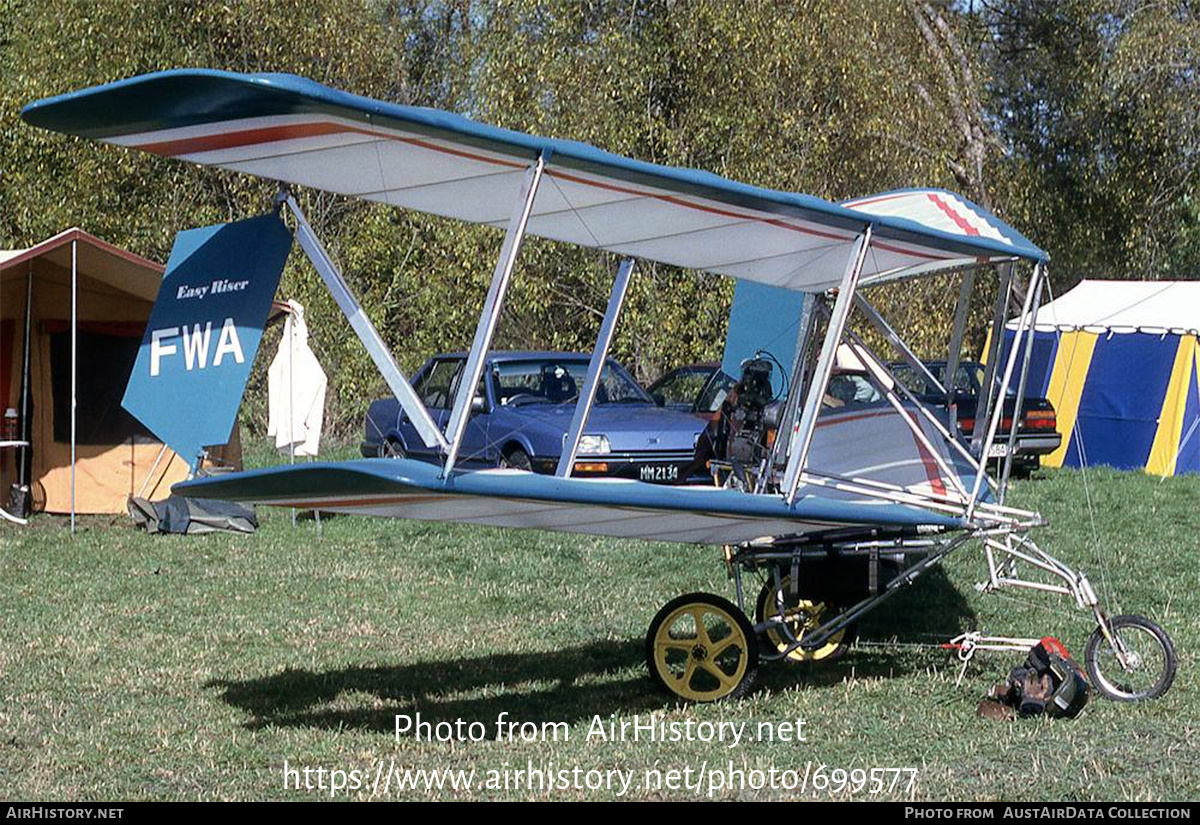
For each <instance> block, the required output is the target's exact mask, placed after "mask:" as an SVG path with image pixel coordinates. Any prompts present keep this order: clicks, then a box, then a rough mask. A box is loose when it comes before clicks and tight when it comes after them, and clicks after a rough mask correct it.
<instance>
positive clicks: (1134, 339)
mask: <svg viewBox="0 0 1200 825" xmlns="http://www.w3.org/2000/svg"><path fill="white" fill-rule="evenodd" d="M1016 326H1017V323H1016V321H1015V320H1014V321H1011V322H1009V324H1008V329H1007V333H1006V339H1007V340H1006V342H1005V343H1006V347H1005V349H1006V350H1007V348H1008V346H1009V345H1011V342H1012V337H1013V335H1014V334H1015V329H1016ZM1197 328H1200V282H1191V281H1149V282H1147V281H1093V280H1085V281H1082V282H1081V283H1080V284H1079V285H1078V286H1076V287H1075V288H1074V289H1072V290H1071V291H1070V292H1068V293H1066V294H1065V295H1063V296H1062V297H1061V298H1058V299H1057V300H1055V301H1052V302H1050V303H1048V304H1046V305H1045V306H1043V307H1042V308H1041V309H1040V310H1038V313H1037V318H1036V323H1035V326H1034V344H1033V354H1032V357H1031V359H1030V366H1029V379H1028V387H1027V390H1026V394H1027V395H1043V396H1045V397H1046V398H1049V399H1050V402H1051V403H1052V404H1054V408H1055V410H1057V411H1058V431H1059V432H1060V433H1062V436H1063V443H1062V446H1061V447H1060V448H1059V449H1058V450H1056V451H1055V452H1053V453H1051V454H1050V455H1048V456H1044V457H1043V458H1042V463H1043V464H1044V465H1047V466H1052V467H1080V466H1084V465H1089V466H1090V465H1098V464H1104V465H1109V466H1112V467H1118V468H1122V469H1144V470H1145V471H1146V472H1149V473H1155V474H1157V475H1174V474H1176V473H1194V472H1200V341H1198V338H1197Z"/></svg>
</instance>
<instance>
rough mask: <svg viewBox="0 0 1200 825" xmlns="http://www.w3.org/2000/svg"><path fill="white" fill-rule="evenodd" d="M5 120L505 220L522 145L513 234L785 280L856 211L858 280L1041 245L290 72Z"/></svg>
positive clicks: (794, 280) (823, 252) (839, 233)
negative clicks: (530, 178)
mask: <svg viewBox="0 0 1200 825" xmlns="http://www.w3.org/2000/svg"><path fill="white" fill-rule="evenodd" d="M22 117H24V119H25V120H26V121H27V122H29V123H31V124H33V125H36V126H41V127H43V128H47V129H53V130H56V131H60V132H65V133H67V134H74V135H82V136H85V137H90V138H94V139H98V140H103V141H107V142H109V143H114V144H117V145H121V146H126V147H130V148H136V149H141V150H143V151H147V152H153V153H155V154H159V155H163V156H168V157H174V158H179V159H182V160H187V161H192V162H195V163H200V164H205V165H211V166H217V167H220V168H223V169H229V170H233V171H237V172H243V173H246V174H250V175H255V176H258V177H262V178H268V179H272V180H279V181H284V182H287V183H293V184H299V185H303V186H311V187H314V188H317V189H322V190H325V191H329V192H335V193H338V194H342V195H347V196H352V197H358V198H364V199H366V200H371V201H378V202H381V203H388V204H394V205H397V206H402V207H405V208H409V209H416V210H419V211H422V212H429V213H432V214H437V215H443V216H447V217H451V218H456V219H459V220H463V221H469V222H472V223H480V224H488V225H491V226H495V227H505V226H506V225H507V222H508V220H509V216H510V214H511V212H512V206H513V203H514V201H515V199H516V197H517V193H518V192H519V189H520V184H521V179H522V176H523V174H524V170H525V168H526V167H527V166H529V165H530V164H531V163H532V162H533V161H534V160H535V159H536V158H537V157H538V156H539V155H540V156H542V157H543V158H545V159H546V174H545V178H544V180H543V183H542V185H541V187H540V188H539V190H538V193H537V198H536V201H535V204H534V208H533V213H532V218H531V220H530V222H529V227H528V231H529V232H530V233H531V234H533V235H537V236H541V237H545V238H550V239H553V240H557V241H564V242H567V243H572V244H576V245H579V246H585V247H592V248H598V249H604V250H608V251H610V252H614V253H617V254H620V255H626V256H632V257H636V258H642V259H645V260H652V261H658V262H661V263H665V264H671V265H675V266H681V267H686V268H692V269H698V270H704V271H708V272H714V273H719V274H724V275H730V276H733V277H738V278H745V279H748V280H753V281H757V282H760V283H764V284H769V285H772V286H783V287H788V288H791V289H802V290H806V291H820V290H824V289H827V288H830V287H833V286H836V285H837V283H838V282H839V280H840V278H841V275H842V273H843V271H844V268H845V264H846V261H847V258H848V256H849V254H850V251H851V248H852V246H853V243H854V241H855V238H856V236H857V235H858V234H859V233H860V232H861V231H862V230H863V229H864V227H865V226H866V224H867V223H870V224H872V225H873V227H874V232H873V241H872V244H871V249H870V254H869V256H868V260H867V262H866V264H865V269H864V272H863V277H864V278H870V277H871V276H872V275H873V274H877V273H883V272H893V271H897V270H904V269H908V268H912V267H921V266H931V267H937V266H941V265H945V264H947V263H948V262H954V261H957V260H961V259H967V260H979V261H986V260H990V259H1009V258H1011V257H1013V256H1017V257H1024V258H1027V259H1031V260H1042V259H1043V258H1044V257H1045V255H1044V253H1043V252H1042V251H1041V250H1039V249H1038V248H1037V247H1035V246H1033V244H1031V243H1030V242H1029V241H1028V240H1026V239H1025V238H1023V237H1021V236H1020V235H1019V234H1018V233H1016V232H1015V231H1014V230H1012V229H1011V227H1005V226H1004V225H1003V224H1000V223H999V222H998V221H995V219H994V218H993V219H992V221H993V223H994V224H996V225H998V226H997V229H996V231H989V232H981V231H978V229H977V228H976V227H974V226H972V225H971V223H970V220H968V221H966V222H965V223H963V224H961V225H960V223H959V222H956V221H955V220H953V219H948V218H947V215H946V213H945V210H940V209H939V210H936V211H935V213H930V214H933V215H934V217H935V218H936V220H935V221H933V222H922V221H921V220H919V219H915V218H914V214H915V213H896V214H890V213H879V212H870V211H867V210H864V211H856V210H853V209H848V208H846V207H844V206H841V205H838V204H834V203H831V202H829V201H825V200H822V199H820V198H815V197H812V196H808V195H802V194H796V193H788V192H780V191H775V190H770V189H764V188H761V187H756V186H751V185H748V184H745V183H740V182H737V181H733V180H729V179H726V178H722V177H719V176H717V175H713V174H710V173H707V172H701V171H696V170H691V169H680V168H675V167H668V166H661V165H656V164H650V163H644V162H641V161H637V160H633V159H631V158H626V157H621V156H618V155H613V154H611V153H608V152H604V151H602V150H599V149H596V148H595V147H592V146H588V145H586V144H583V143H577V142H574V141H566V140H555V139H549V138H541V137H537V136H533V135H528V134H524V133H521V132H514V131H509V130H505V129H498V128H495V127H491V126H486V125H483V124H479V123H476V122H474V121H471V120H469V119H467V118H464V117H461V116H459V115H455V114H451V113H448V112H442V111H438V110H433V109H423V108H418V107H411V106H401V105H398V104H393V103H386V102H382V101H377V100H371V99H369V98H363V97H358V96H355V95H351V94H347V93H345V92H341V91H338V90H336V89H330V88H328V87H325V86H322V85H320V84H317V83H314V82H313V81H310V80H307V79H305V78H301V77H296V76H293V75H279V74H262V75H244V74H235V73H229V72H217V71H209V70H199V69H189V70H176V71H170V72H159V73H155V74H150V75H143V76H139V77H135V78H131V79H129V80H124V81H120V82H117V83H112V84H108V85H105V86H98V87H95V88H92V89H85V90H83V91H79V92H74V93H71V94H67V95H62V96H60V97H56V98H50V99H47V100H42V101H37V102H35V103H32V104H30V105H29V106H27V107H26V108H25V109H24V111H23V112H22ZM946 195H947V197H946V198H943V199H942V200H943V202H944V203H945V204H947V208H951V209H957V210H966V211H967V212H970V209H968V206H969V204H968V203H967V202H965V201H964V200H962V199H960V198H957V196H950V195H949V194H948V193H946ZM951 201H953V203H951ZM971 214H973V213H971ZM917 218H920V215H917Z"/></svg>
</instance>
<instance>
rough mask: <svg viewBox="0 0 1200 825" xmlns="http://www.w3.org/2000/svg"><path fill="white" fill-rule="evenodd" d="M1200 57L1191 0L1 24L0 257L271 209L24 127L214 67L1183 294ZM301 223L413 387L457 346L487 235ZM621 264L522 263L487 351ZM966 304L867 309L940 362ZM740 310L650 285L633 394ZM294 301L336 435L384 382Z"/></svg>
mask: <svg viewBox="0 0 1200 825" xmlns="http://www.w3.org/2000/svg"><path fill="white" fill-rule="evenodd" d="M1197 35H1198V32H1197V21H1196V19H1195V15H1194V14H1193V13H1192V11H1191V9H1190V8H1189V7H1188V5H1186V4H1184V3H1178V4H1169V3H1136V4H1135V3H1129V2H1123V1H1122V0H1072V1H1071V2H1068V3H1061V4H1042V3H1037V2H1033V0H1018V1H1017V2H1011V3H1005V4H1002V5H997V6H995V7H993V6H992V5H991V4H987V3H985V4H982V5H979V6H976V5H975V4H973V3H972V4H966V5H964V4H961V3H954V4H949V3H943V2H917V0H902V1H901V0H898V1H897V2H877V3H866V2H851V3H846V2H838V1H837V0H794V2H791V3H787V4H775V3H766V2H747V3H738V4H734V3H725V2H715V0H714V2H695V3H692V2H689V3H681V2H672V1H671V0H595V1H594V2H574V1H573V0H548V1H547V2H541V3H536V4H534V3H526V2H508V1H507V0H493V2H472V0H396V1H395V2H382V0H378V1H377V0H313V1H312V2H303V3H301V2H298V0H253V2H252V1H251V0H231V2H226V3H220V4H216V3H207V2H180V3H161V2H152V0H147V1H146V2H135V3H123V4H114V3H111V2H105V0H78V2H70V3H67V2H62V1H61V0H59V2H51V3H35V2H33V0H0V157H3V170H2V176H0V246H3V247H19V246H27V245H29V244H32V243H35V242H37V241H39V240H41V239H44V238H46V237H48V236H50V235H53V234H55V233H56V232H59V231H61V230H62V229H64V228H66V227H68V226H72V225H80V226H83V227H84V228H86V229H88V230H89V231H91V232H93V233H95V234H98V235H100V236H101V237H104V238H105V239H107V240H109V241H112V242H113V243H117V244H119V245H122V246H126V247H129V248H131V249H133V250H134V251H136V252H139V253H140V254H143V255H146V256H148V257H151V258H156V259H159V260H162V259H165V257H166V255H167V253H168V251H169V248H170V244H171V239H172V237H173V236H174V233H175V232H176V231H178V230H180V229H183V228H186V227H190V226H197V225H201V224H204V223H213V222H218V221H224V220H229V219H232V218H236V217H241V216H245V215H249V214H254V213H257V212H262V211H264V210H265V209H266V208H268V204H269V202H270V198H271V196H272V195H273V194H274V193H273V191H272V190H271V187H270V186H269V185H268V184H266V183H264V182H260V181H255V180H252V179H247V178H243V177H240V176H236V175H232V174H228V173H223V172H220V171H214V170H211V169H198V168H193V167H190V166H187V165H185V164H180V163H177V162H172V161H167V160H162V159H159V158H156V157H151V156H147V155H142V154H135V153H131V152H128V151H124V150H120V149H115V148H112V147H106V146H101V145H99V144H96V143H93V142H91V141H85V140H77V139H71V138H65V137H62V136H59V135H54V134H50V133H47V132H41V131H39V130H35V129H31V128H29V127H27V126H26V125H25V124H23V123H22V122H21V121H20V119H19V116H18V113H19V111H20V108H21V107H22V106H23V105H25V104H26V103H28V102H29V101H31V100H34V99H38V98H42V97H46V96H48V95H53V94H59V93H62V92H66V91H69V90H73V89H78V88H82V87H85V86H90V85H94V84H97V83H103V82H108V81H111V80H116V79H120V78H124V77H128V76H132V75H135V74H138V73H142V72H148V71H153V70H157V69H166V68H174V67H181V66H204V67H211V68H223V69H231V70H235V71H274V72H280V71H283V72H294V73H297V74H301V75H305V76H308V77H311V78H313V79H315V80H318V81H320V82H323V83H327V84H330V85H333V86H337V87H341V88H346V89H349V90H352V91H354V92H358V93H361V94H365V95H369V96H373V97H378V98H382V99H388V100H396V101H400V102H404V103H412V104H418V105H429V106H437V107H441V108H446V109H452V110H456V111H461V112H463V113H466V114H469V115H471V116H472V117H475V118H476V119H478V120H480V121H484V122H488V123H494V124H496V125H500V126H506V127H511V128H515V129H521V130H524V131H531V132H535V133H540V134H547V135H554V136H559V137H569V138H573V139H577V140H582V141H586V142H589V143H593V144H595V145H597V146H599V147H601V148H604V149H608V150H610V151H613V152H618V153H621V154H626V155H631V156H633V157H637V158H642V159H645V160H649V161H653V162H657V163H666V164H674V165H679V166H687V167H695V168H703V169H708V170H711V171H714V172H717V173H720V174H725V175H729V176H733V177H736V178H738V179H740V180H745V181H747V182H749V183H755V184H760V185H765V186H770V187H772V188H779V189H790V190H795V191H803V192H809V193H812V194H815V195H819V196H822V197H826V198H831V199H838V198H844V197H850V196H853V195H860V194H863V193H865V192H870V191H879V190H884V189H889V188H895V187H902V186H913V185H926V186H945V187H947V188H952V189H959V190H961V191H964V192H965V193H966V194H968V196H970V197H973V198H974V199H976V200H978V201H979V202H980V203H983V204H990V205H991V207H992V208H993V209H994V210H995V211H996V212H997V213H998V214H999V215H1000V216H1001V217H1002V218H1004V219H1006V220H1008V221H1010V222H1012V223H1013V224H1014V225H1016V226H1018V227H1019V228H1021V229H1023V230H1025V231H1027V232H1028V234H1029V235H1030V236H1031V237H1032V238H1034V239H1035V241H1037V242H1038V243H1039V244H1040V245H1042V246H1043V247H1044V248H1047V249H1048V250H1049V251H1050V252H1051V254H1052V255H1053V256H1054V258H1055V260H1056V264H1055V268H1054V271H1055V273H1056V284H1057V285H1058V286H1059V287H1060V288H1061V287H1065V286H1069V285H1070V284H1071V283H1073V282H1074V280H1076V279H1077V278H1078V277H1080V276H1082V275H1085V274H1092V275H1105V276H1139V277H1144V276H1156V275H1162V276H1164V277H1190V276H1191V274H1192V270H1191V269H1190V267H1194V266H1195V262H1196V260H1197V255H1198V254H1200V229H1198V228H1197V227H1198V226H1200V213H1198V211H1197V207H1196V206H1195V203H1196V191H1195V190H1196V159H1197V151H1196V147H1197V135H1196V128H1197V115H1196V112H1197V106H1196V102H1197V101H1196V88H1197V86H1196V44H1197V43H1200V36H1197ZM302 200H303V203H304V206H305V208H306V210H307V211H308V213H309V216H310V219H311V221H312V222H313V224H314V227H315V228H316V229H317V231H318V232H319V233H320V234H321V236H322V237H323V238H324V239H325V240H326V242H327V243H328V245H329V246H330V248H331V250H332V252H333V254H334V255H335V257H336V258H337V259H338V261H339V263H340V265H341V266H342V267H343V268H344V269H345V272H346V275H347V278H348V280H349V281H350V283H351V285H352V286H353V287H354V288H355V289H356V291H358V293H359V294H360V295H361V296H362V298H363V302H364V304H365V305H367V306H368V307H370V308H371V313H372V315H373V317H374V319H375V321H376V323H377V325H378V326H379V328H380V331H381V332H382V334H383V335H384V338H385V340H387V341H388V343H389V344H390V345H391V346H392V347H393V348H394V350H395V352H396V354H397V357H398V359H399V360H400V362H401V365H402V366H403V367H404V368H406V369H409V370H411V369H414V368H415V367H416V366H417V365H418V364H419V363H420V362H421V361H422V360H423V359H424V358H425V357H426V356H427V355H428V354H430V353H432V352H434V351H438V350H446V349H454V348H462V347H465V346H466V345H467V344H468V343H469V341H470V338H471V335H472V332H473V329H474V322H475V318H476V316H477V313H478V310H479V307H480V306H481V304H482V301H483V296H484V294H485V292H486V288H487V282H488V279H489V278H490V276H491V271H492V266H493V263H494V258H495V254H496V250H497V249H498V247H499V243H500V236H499V234H498V233H497V232H495V231H494V230H490V229H486V228H478V227H470V226H462V225H459V224H455V223H451V222H447V221H442V220H438V219H435V218H430V217H427V216H422V215H418V214H412V213H406V212H400V211H398V210H394V209H389V208H385V207H378V206H370V205H365V204H361V203H356V202H351V201H347V200H345V199H342V198H337V197H333V196H330V195H326V194H323V193H317V192H312V193H302ZM615 268H616V262H615V261H614V260H612V259H611V257H610V256H605V255H601V254H597V253H595V252H589V251H586V250H579V249H573V248H566V247H562V246H560V245H554V244H550V243H546V242H541V241H537V240H535V239H530V240H529V241H528V242H527V243H526V245H525V249H524V252H523V255H522V259H521V262H520V266H519V269H518V272H517V277H516V279H515V281H514V285H513V289H512V293H511V300H510V301H509V302H508V304H507V307H506V314H505V316H504V317H503V319H502V323H501V326H500V329H499V332H498V339H497V340H498V345H499V346H512V347H518V346H519V347H527V346H528V347H547V348H564V349H588V348H590V346H591V342H592V340H593V339H594V336H595V330H596V327H597V325H598V322H599V316H600V315H601V313H602V312H603V308H604V305H605V301H606V296H607V293H608V289H609V286H610V284H611V278H612V273H613V272H614V271H615ZM956 289H957V287H956V284H955V283H954V282H952V280H951V279H941V280H935V281H931V282H928V283H919V284H913V285H908V286H906V287H904V288H894V289H891V290H888V291H886V292H885V293H884V294H883V295H881V296H880V297H879V299H878V300H879V302H880V303H881V304H883V308H884V309H885V310H886V311H889V312H891V313H893V314H898V315H899V316H900V322H901V325H902V326H903V327H904V328H905V330H906V331H907V332H908V333H909V334H910V335H912V336H913V337H914V338H915V339H916V341H917V342H918V344H919V345H920V346H921V347H923V348H926V349H929V350H933V348H935V347H937V348H939V349H940V348H941V347H943V346H944V343H945V340H944V339H945V330H946V328H947V317H946V316H947V312H948V311H949V310H948V309H947V301H946V300H945V299H946V297H947V296H948V295H950V294H952V293H953V291H955V290H956ZM732 291H733V290H732V283H731V282H730V281H729V280H728V279H724V278H717V277H711V276H708V277H700V278H697V277H694V275H693V274H688V273H682V272H679V271H677V270H673V269H670V268H668V267H662V266H655V265H652V264H644V265H642V267H641V268H640V269H639V270H638V271H637V274H636V276H635V279H634V282H633V287H632V289H631V293H630V296H629V298H628V303H627V310H626V313H625V315H624V316H623V319H622V323H621V325H620V326H619V331H618V337H617V341H616V344H615V352H616V355H617V356H618V357H619V358H621V359H622V360H624V361H626V362H627V363H629V364H630V366H631V367H633V368H634V370H635V371H636V373H637V374H638V375H639V377H641V378H647V379H648V378H652V377H654V376H655V375H656V374H658V373H659V372H661V371H663V370H665V369H668V368H670V367H672V366H675V365H677V364H678V363H681V362H684V361H688V360H693V359H698V358H715V357H717V356H718V355H719V353H720V351H721V347H722V342H723V339H724V333H725V323H726V316H727V311H728V304H729V300H730V296H731V295H732ZM283 292H284V293H285V294H287V295H288V296H290V297H295V298H297V299H298V300H300V301H301V302H302V303H304V304H305V306H306V307H308V309H309V315H310V319H311V320H312V322H313V337H312V342H313V345H314V348H315V349H316V350H317V354H318V357H319V358H320V359H321V360H322V362H323V364H324V365H325V367H326V370H327V371H328V372H329V373H330V375H331V376H332V377H333V381H334V387H335V390H336V391H335V392H333V393H331V394H330V398H329V402H328V403H329V407H330V409H329V410H328V415H327V421H329V422H331V424H332V425H333V426H334V427H335V428H337V429H340V430H341V431H343V432H348V431H350V430H352V429H354V428H356V427H357V425H358V422H359V421H360V420H361V414H362V411H363V409H364V408H365V405H366V403H367V402H368V401H369V400H370V399H371V398H373V397H375V396H377V395H379V394H382V392H383V391H384V387H383V384H382V381H381V380H380V379H379V378H378V376H377V375H376V374H375V370H374V368H373V366H372V365H371V364H370V361H369V359H368V358H367V356H366V355H365V353H364V352H363V351H362V349H361V347H360V346H359V345H358V344H357V341H356V340H355V339H354V338H353V336H350V335H347V334H346V333H347V330H346V325H345V322H344V321H343V320H342V319H341V317H340V314H339V313H338V312H337V310H336V307H335V306H334V305H333V302H332V300H331V299H330V298H329V297H328V295H327V294H326V293H325V291H324V290H323V288H321V287H320V285H319V281H318V279H317V278H316V276H315V275H314V274H313V273H312V272H311V271H310V270H309V269H308V267H307V264H306V263H304V262H303V260H302V258H301V256H299V255H296V256H293V259H292V261H291V262H290V264H289V267H288V270H287V272H286V274H285V280H284V285H283ZM987 312H988V310H987V308H986V307H982V306H981V307H979V308H976V311H975V315H976V316H977V317H978V318H980V319H982V318H983V317H984V316H985V315H986V314H987ZM978 343H979V342H978V341H974V340H972V344H973V345H975V344H978ZM270 346H271V339H270V338H268V340H267V342H266V344H265V345H264V352H266V351H269V349H270ZM255 375H256V378H255V382H256V384H255V385H252V387H251V390H250V391H249V392H248V394H247V402H248V405H247V407H246V409H245V416H246V417H247V418H248V420H249V422H250V423H252V424H256V425H257V424H261V423H262V422H263V421H264V418H265V416H264V412H265V411H264V409H263V404H262V399H263V398H264V397H265V392H263V391H262V387H261V386H260V385H261V382H262V381H263V370H262V369H261V365H260V368H259V369H258V370H256V373H255Z"/></svg>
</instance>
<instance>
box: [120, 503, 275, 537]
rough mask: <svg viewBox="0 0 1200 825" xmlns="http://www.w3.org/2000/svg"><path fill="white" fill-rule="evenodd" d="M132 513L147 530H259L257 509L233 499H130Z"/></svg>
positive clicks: (210, 531) (191, 531) (164, 531)
mask: <svg viewBox="0 0 1200 825" xmlns="http://www.w3.org/2000/svg"><path fill="white" fill-rule="evenodd" d="M129 515H130V516H132V517H133V522H134V524H136V525H137V526H138V527H143V528H145V530H146V532H147V533H185V534H187V535H189V536H195V535H199V534H201V533H215V532H229V533H253V532H254V531H255V530H257V529H258V517H257V516H256V515H255V514H254V508H253V507H251V506H249V505H246V504H237V503H235V502H232V501H216V500H212V499H195V498H191V499H189V498H183V497H182V496H171V497H170V498H166V499H163V500H162V501H147V500H146V499H144V498H131V499H129Z"/></svg>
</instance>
